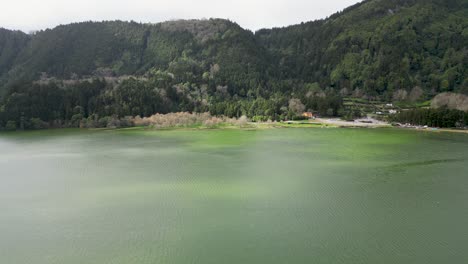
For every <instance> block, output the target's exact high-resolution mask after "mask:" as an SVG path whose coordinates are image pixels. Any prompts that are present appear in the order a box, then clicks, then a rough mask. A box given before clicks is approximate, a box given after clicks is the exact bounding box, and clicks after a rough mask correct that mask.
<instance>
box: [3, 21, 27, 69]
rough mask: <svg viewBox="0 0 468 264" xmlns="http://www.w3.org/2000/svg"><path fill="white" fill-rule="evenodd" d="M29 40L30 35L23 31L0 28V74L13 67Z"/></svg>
mask: <svg viewBox="0 0 468 264" xmlns="http://www.w3.org/2000/svg"><path fill="white" fill-rule="evenodd" d="M29 40H30V37H29V36H28V35H26V34H24V33H23V32H20V31H11V30H7V29H3V28H0V76H2V74H4V73H5V72H7V71H9V70H10V69H11V68H12V67H13V65H14V63H15V60H16V58H17V56H18V54H19V53H20V52H21V51H22V50H23V49H24V47H25V46H26V45H27V43H28V42H29Z"/></svg>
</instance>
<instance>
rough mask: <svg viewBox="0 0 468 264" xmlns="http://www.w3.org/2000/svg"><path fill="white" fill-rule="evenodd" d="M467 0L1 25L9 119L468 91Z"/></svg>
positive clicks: (376, 1)
mask: <svg viewBox="0 0 468 264" xmlns="http://www.w3.org/2000/svg"><path fill="white" fill-rule="evenodd" d="M467 47H468V1H466V0H368V1H364V2H362V3H360V4H357V5H355V6H352V7H349V8H347V9H345V10H344V11H342V12H340V13H337V14H334V15H332V16H331V17H329V18H327V19H323V20H318V21H313V22H308V23H302V24H300V25H295V26H290V27H285V28H276V29H265V30H260V31H258V32H256V33H253V32H250V31H248V30H245V29H242V28H241V27H240V26H239V25H237V24H236V23H233V22H231V21H227V20H223V19H210V20H180V21H169V22H164V23H159V24H140V23H135V22H122V21H108V22H84V23H76V24H70V25H62V26H58V27H56V28H54V29H48V30H44V31H39V32H35V33H33V34H30V35H27V34H24V33H22V32H17V31H9V30H5V29H0V127H5V126H6V124H7V123H8V121H10V122H9V124H10V126H11V125H12V124H15V125H17V126H19V124H22V125H21V126H26V127H27V126H28V124H27V123H28V122H29V123H31V122H30V121H31V120H35V121H38V120H41V121H44V122H46V123H49V124H52V123H53V124H54V125H57V126H76V125H77V124H78V123H79V120H81V119H86V118H94V119H98V118H103V117H107V116H116V117H124V116H129V115H132V116H136V115H140V116H149V115H152V114H154V113H167V112H175V111H195V112H204V111H209V112H211V113H212V114H214V115H226V116H231V117H233V116H237V117H239V116H241V115H247V116H249V117H254V118H256V119H263V120H266V119H282V118H286V117H288V118H292V117H294V116H295V115H297V114H298V113H299V112H300V111H301V110H302V111H303V110H312V111H314V112H318V113H320V114H322V115H330V116H336V115H345V114H347V113H346V111H349V110H347V109H345V108H343V98H361V99H366V100H382V101H388V102H390V101H393V102H398V101H402V102H422V101H427V100H430V99H431V98H433V97H434V96H435V95H437V94H439V93H442V92H454V93H464V94H468V73H467V69H468V48H467Z"/></svg>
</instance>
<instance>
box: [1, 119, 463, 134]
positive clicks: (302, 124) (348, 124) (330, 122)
mask: <svg viewBox="0 0 468 264" xmlns="http://www.w3.org/2000/svg"><path fill="white" fill-rule="evenodd" d="M281 128H356V129H390V128H393V129H398V130H412V131H420V132H432V133H437V132H448V133H458V134H468V129H455V128H432V127H427V128H425V127H401V126H392V125H391V124H389V123H386V122H382V121H378V122H375V123H363V122H359V121H354V122H353V121H344V120H340V119H316V120H304V121H281V122H271V123H270V122H248V123H247V124H246V125H243V126H235V125H231V124H222V125H219V126H215V127H207V126H203V125H195V126H173V127H162V128H155V127H151V126H133V127H121V128H117V127H113V128H112V127H110V128H49V129H38V130H16V131H0V135H1V134H4V135H13V134H17V133H18V132H19V133H24V132H44V131H56V132H57V131H91V132H93V131H95V132H98V131H131V130H142V131H148V130H150V131H174V130H266V129H281Z"/></svg>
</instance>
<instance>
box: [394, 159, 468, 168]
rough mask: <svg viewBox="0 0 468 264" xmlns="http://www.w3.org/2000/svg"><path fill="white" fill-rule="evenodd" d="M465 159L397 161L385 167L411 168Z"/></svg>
mask: <svg viewBox="0 0 468 264" xmlns="http://www.w3.org/2000/svg"><path fill="white" fill-rule="evenodd" d="M465 160H466V159H433V160H424V161H416V162H406V163H398V164H396V165H391V166H388V167H386V168H389V169H403V168H412V167H419V166H428V165H434V164H443V163H452V162H461V161H465Z"/></svg>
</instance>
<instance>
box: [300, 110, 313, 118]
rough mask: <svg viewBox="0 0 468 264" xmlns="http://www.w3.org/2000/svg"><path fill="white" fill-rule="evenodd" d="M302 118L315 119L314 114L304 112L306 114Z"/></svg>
mask: <svg viewBox="0 0 468 264" xmlns="http://www.w3.org/2000/svg"><path fill="white" fill-rule="evenodd" d="M302 116H303V117H306V118H308V119H313V118H314V114H313V113H312V112H304V113H302Z"/></svg>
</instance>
